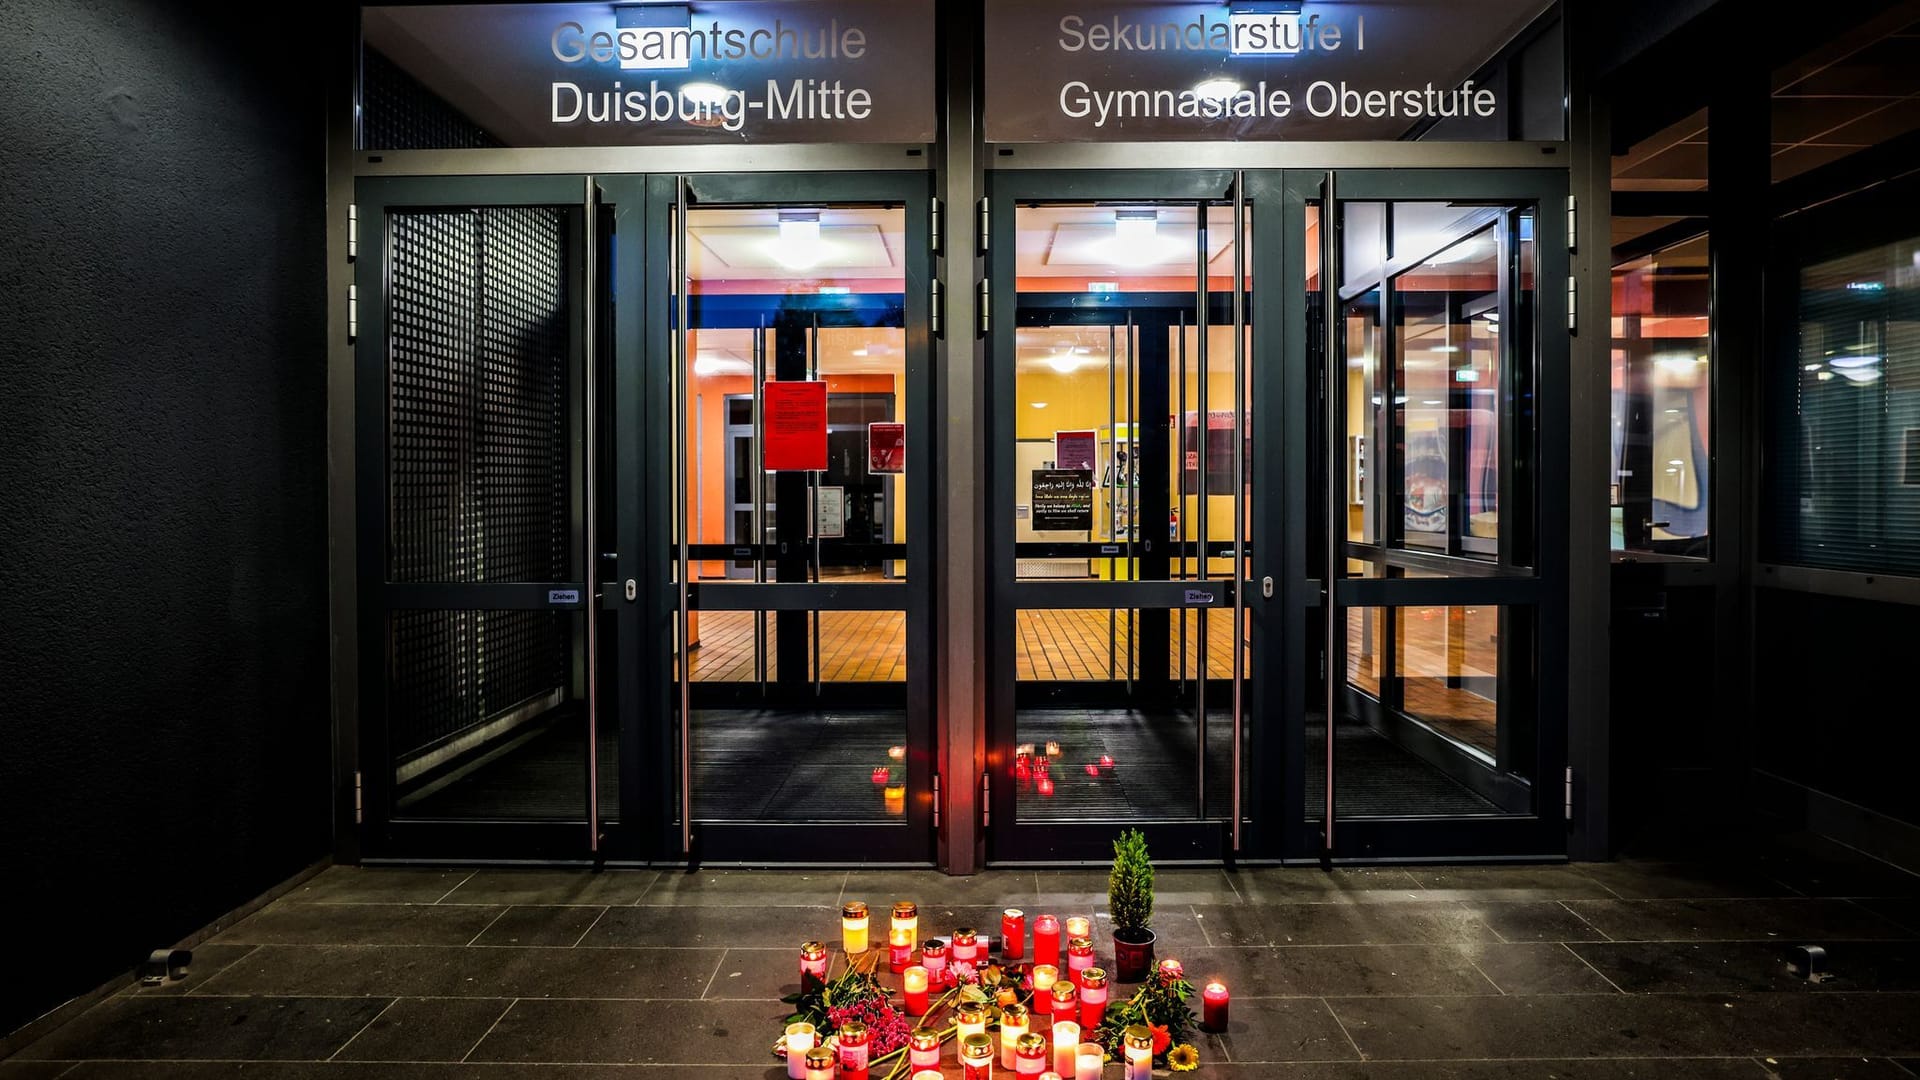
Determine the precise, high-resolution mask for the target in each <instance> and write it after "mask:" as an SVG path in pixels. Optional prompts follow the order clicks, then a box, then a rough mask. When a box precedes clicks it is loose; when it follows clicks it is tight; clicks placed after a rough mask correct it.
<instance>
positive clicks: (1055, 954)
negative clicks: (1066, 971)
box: [1033, 915, 1060, 967]
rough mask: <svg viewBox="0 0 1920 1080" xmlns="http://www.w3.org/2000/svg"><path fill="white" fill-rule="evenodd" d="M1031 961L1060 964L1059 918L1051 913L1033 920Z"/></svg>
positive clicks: (1056, 965)
mask: <svg viewBox="0 0 1920 1080" xmlns="http://www.w3.org/2000/svg"><path fill="white" fill-rule="evenodd" d="M1033 962H1034V963H1036V964H1052V965H1054V966H1055V967H1058V966H1059V965H1060V920H1059V919H1056V918H1054V917H1053V916H1051V915H1040V916H1036V917H1035V918H1034V920H1033Z"/></svg>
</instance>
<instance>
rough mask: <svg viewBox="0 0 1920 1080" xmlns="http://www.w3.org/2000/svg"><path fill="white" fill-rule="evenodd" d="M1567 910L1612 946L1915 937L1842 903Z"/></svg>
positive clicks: (1574, 906) (1657, 904)
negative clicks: (1601, 934)
mask: <svg viewBox="0 0 1920 1080" xmlns="http://www.w3.org/2000/svg"><path fill="white" fill-rule="evenodd" d="M1566 906H1567V907H1568V909H1570V910H1571V911H1573V912H1574V913H1575V914H1577V915H1579V916H1580V917H1581V918H1582V919H1585V920H1586V921H1587V922H1588V923H1590V924H1592V925H1593V926H1594V927H1595V928H1596V929H1598V930H1600V931H1601V932H1602V933H1604V934H1605V935H1606V936H1607V937H1609V938H1612V939H1613V940H1615V941H1765V940H1771V939H1775V938H1795V939H1802V941H1804V942H1811V943H1818V942H1821V941H1848V940H1852V941H1865V940H1879V939H1894V938H1912V937H1914V936H1915V935H1914V932H1913V931H1910V930H1907V929H1905V928H1904V927H1902V926H1900V925H1898V924H1896V923H1893V922H1890V921H1888V920H1886V919H1883V918H1881V917H1880V916H1878V915H1876V914H1874V913H1873V912H1871V911H1868V910H1867V909H1866V908H1863V907H1861V906H1860V905H1858V904H1854V903H1851V902H1849V901H1845V900H1808V899H1785V900H1569V901H1566ZM1796 943H1800V942H1796Z"/></svg>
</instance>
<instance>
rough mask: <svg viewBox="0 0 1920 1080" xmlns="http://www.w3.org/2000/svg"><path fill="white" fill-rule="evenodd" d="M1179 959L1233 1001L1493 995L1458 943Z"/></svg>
mask: <svg viewBox="0 0 1920 1080" xmlns="http://www.w3.org/2000/svg"><path fill="white" fill-rule="evenodd" d="M1178 959H1179V960H1180V962H1181V963H1182V964H1183V965H1184V966H1185V967H1186V970H1187V976H1188V978H1189V979H1190V980H1191V981H1192V982H1193V983H1194V984H1195V985H1201V984H1203V983H1205V982H1206V981H1207V980H1209V979H1215V978H1217V979H1220V980H1221V981H1222V982H1224V983H1226V985H1227V986H1228V987H1230V988H1231V989H1232V991H1233V996H1234V1000H1235V1001H1239V1000H1240V999H1242V998H1257V997H1324V996H1327V995H1329V994H1337V995H1355V996H1360V995H1371V994H1497V993H1499V992H1500V990H1499V988H1498V987H1496V986H1495V985H1494V984H1493V983H1491V982H1488V981H1487V979H1486V978H1485V977H1484V976H1482V975H1481V974H1480V973H1479V972H1478V971H1476V970H1475V969H1474V963H1473V959H1472V957H1470V956H1469V955H1468V953H1467V952H1466V951H1465V949H1464V948H1463V947H1462V946H1457V945H1352V946H1342V947H1336V948H1318V947H1295V948H1279V949H1275V948H1256V947H1246V948H1219V949H1189V950H1187V951H1185V952H1182V953H1180V954H1179V957H1178Z"/></svg>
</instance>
